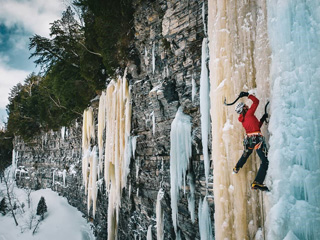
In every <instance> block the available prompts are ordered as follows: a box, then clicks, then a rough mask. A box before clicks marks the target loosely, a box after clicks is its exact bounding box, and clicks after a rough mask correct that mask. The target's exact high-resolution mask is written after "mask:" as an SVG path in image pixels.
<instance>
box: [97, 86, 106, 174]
mask: <svg viewBox="0 0 320 240" xmlns="http://www.w3.org/2000/svg"><path fill="white" fill-rule="evenodd" d="M105 123H106V93H105V91H103V92H102V94H101V96H100V99H99V110H98V146H99V164H98V167H99V170H98V177H99V178H100V173H101V172H102V168H103V161H102V158H103V132H104V129H105V125H106V124H105Z"/></svg>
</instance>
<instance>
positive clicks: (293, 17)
mask: <svg viewBox="0 0 320 240" xmlns="http://www.w3.org/2000/svg"><path fill="white" fill-rule="evenodd" d="M319 11H320V2H319V1H317V0H314V1H298V0H291V1H275V0H271V1H269V3H268V26H269V28H268V31H269V38H270V46H271V49H272V65H271V84H270V85H271V93H272V94H271V95H272V102H271V104H272V105H271V107H272V117H271V120H270V126H269V130H270V133H271V137H270V151H269V158H270V170H269V179H268V180H269V184H270V185H271V186H272V195H271V196H270V197H269V202H270V203H269V204H270V210H269V214H268V216H267V220H268V221H267V227H268V235H267V238H268V239H275V240H277V239H300V240H307V239H320V186H319V183H320V108H319V103H320V95H319V93H320V54H319V53H320V40H319V39H320V15H319Z"/></svg>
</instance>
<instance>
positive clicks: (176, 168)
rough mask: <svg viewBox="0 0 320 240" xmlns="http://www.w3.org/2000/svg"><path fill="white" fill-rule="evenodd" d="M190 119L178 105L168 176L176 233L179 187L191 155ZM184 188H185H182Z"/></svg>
mask: <svg viewBox="0 0 320 240" xmlns="http://www.w3.org/2000/svg"><path fill="white" fill-rule="evenodd" d="M191 140H192V139H191V121H190V117H189V116H188V115H186V114H184V113H183V112H182V108H181V107H180V108H179V109H178V111H177V113H176V116H175V119H174V120H173V122H172V124H171V132H170V141H171V145H170V149H171V150H170V178H171V208H172V222H173V227H174V230H175V233H176V235H177V234H178V233H177V222H178V221H177V215H178V200H179V189H180V188H181V187H182V186H184V187H185V179H186V171H187V168H188V163H189V159H190V157H191ZM184 189H185V188H184Z"/></svg>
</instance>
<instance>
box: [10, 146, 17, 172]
mask: <svg viewBox="0 0 320 240" xmlns="http://www.w3.org/2000/svg"><path fill="white" fill-rule="evenodd" d="M11 169H12V170H11V174H12V177H13V178H15V177H16V170H17V159H16V151H15V150H14V149H13V150H12V168H11Z"/></svg>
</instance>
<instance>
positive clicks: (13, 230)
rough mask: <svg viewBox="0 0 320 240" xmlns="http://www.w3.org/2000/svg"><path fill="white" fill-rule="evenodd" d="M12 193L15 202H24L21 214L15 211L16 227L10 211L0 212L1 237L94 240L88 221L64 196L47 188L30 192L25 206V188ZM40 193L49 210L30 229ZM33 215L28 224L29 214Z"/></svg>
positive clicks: (0, 189) (0, 187)
mask: <svg viewBox="0 0 320 240" xmlns="http://www.w3.org/2000/svg"><path fill="white" fill-rule="evenodd" d="M5 193H6V191H5V185H4V183H3V182H2V183H0V199H2V197H3V194H5ZM14 195H15V197H16V198H17V199H18V200H19V203H20V204H18V205H21V204H22V203H24V205H25V206H24V208H23V209H24V211H25V212H24V213H22V211H21V210H19V209H18V210H16V217H17V221H18V224H19V225H18V226H16V225H15V222H14V219H13V217H12V216H11V214H10V213H7V214H6V215H5V216H3V215H2V214H0V240H31V239H32V240H43V239H46V240H56V239H61V240H64V239H68V240H93V239H95V237H94V235H93V233H92V230H91V227H90V224H89V223H87V221H86V219H84V218H83V217H82V214H81V212H79V211H78V210H77V209H76V208H74V207H72V206H70V205H69V204H68V201H67V199H66V198H64V197H61V196H59V195H58V194H57V193H56V192H53V191H52V190H50V189H41V190H38V191H33V192H32V193H31V195H30V196H31V205H30V208H28V203H27V193H26V191H25V190H24V189H19V188H17V187H14ZM41 196H43V197H44V198H45V200H46V204H47V208H48V212H47V213H46V214H45V218H44V220H43V221H42V222H41V223H40V224H39V226H38V230H37V232H36V233H35V234H34V235H33V234H32V232H33V229H34V228H35V226H36V224H37V221H38V220H37V219H38V217H39V216H37V215H35V213H36V210H37V205H38V202H39V200H40V198H41ZM31 215H34V216H36V219H34V220H33V224H32V228H31V230H30V229H29V226H30V216H31Z"/></svg>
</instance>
